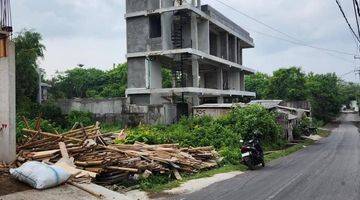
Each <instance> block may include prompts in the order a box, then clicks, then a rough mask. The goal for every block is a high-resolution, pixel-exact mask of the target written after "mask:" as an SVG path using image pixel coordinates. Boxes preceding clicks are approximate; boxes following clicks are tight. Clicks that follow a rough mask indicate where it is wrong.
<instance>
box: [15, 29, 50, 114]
mask: <svg viewBox="0 0 360 200" xmlns="http://www.w3.org/2000/svg"><path fill="white" fill-rule="evenodd" d="M13 41H14V43H15V50H16V53H15V59H16V105H17V110H19V111H25V110H26V111H30V110H31V107H32V105H31V104H35V103H36V97H37V91H38V90H37V88H38V73H37V71H36V70H37V68H38V63H37V61H38V59H39V58H43V57H44V51H45V46H44V45H43V44H42V36H41V34H40V33H37V32H34V31H32V30H24V31H22V32H20V33H19V34H18V35H17V36H16V37H15V38H14V39H13Z"/></svg>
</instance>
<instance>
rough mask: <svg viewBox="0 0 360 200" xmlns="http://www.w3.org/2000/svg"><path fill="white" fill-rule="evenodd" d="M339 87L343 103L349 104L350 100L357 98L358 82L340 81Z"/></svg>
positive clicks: (358, 93) (358, 91)
mask: <svg viewBox="0 0 360 200" xmlns="http://www.w3.org/2000/svg"><path fill="white" fill-rule="evenodd" d="M339 87H340V98H341V103H342V104H343V105H349V103H350V102H351V101H354V100H357V99H359V97H360V84H357V83H352V82H344V81H341V82H340V83H339Z"/></svg>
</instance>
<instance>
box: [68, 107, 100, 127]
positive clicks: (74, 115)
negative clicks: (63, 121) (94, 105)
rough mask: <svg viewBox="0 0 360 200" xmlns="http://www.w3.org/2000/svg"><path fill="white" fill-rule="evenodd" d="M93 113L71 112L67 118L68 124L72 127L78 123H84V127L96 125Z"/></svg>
mask: <svg viewBox="0 0 360 200" xmlns="http://www.w3.org/2000/svg"><path fill="white" fill-rule="evenodd" d="M92 115H93V114H92V113H91V112H82V111H75V110H73V111H71V112H70V113H69V115H68V116H67V122H68V125H69V126H72V125H73V124H75V123H76V122H79V123H82V124H83V125H84V126H90V125H92V124H94V121H93V120H92Z"/></svg>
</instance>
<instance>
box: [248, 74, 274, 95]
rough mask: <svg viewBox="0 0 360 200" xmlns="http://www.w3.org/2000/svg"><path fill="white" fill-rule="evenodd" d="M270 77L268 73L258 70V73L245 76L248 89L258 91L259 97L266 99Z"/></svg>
mask: <svg viewBox="0 0 360 200" xmlns="http://www.w3.org/2000/svg"><path fill="white" fill-rule="evenodd" d="M269 84H270V77H269V75H267V74H264V73H260V72H257V73H256V74H253V75H249V76H246V77H245V86H246V90H248V91H251V92H256V98H257V99H266V98H267V96H266V95H267V93H268V91H267V90H268V87H269Z"/></svg>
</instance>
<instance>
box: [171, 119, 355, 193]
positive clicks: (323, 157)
mask: <svg viewBox="0 0 360 200" xmlns="http://www.w3.org/2000/svg"><path fill="white" fill-rule="evenodd" d="M354 120H356V121H358V120H359V117H358V116H356V115H354V114H346V115H343V116H342V117H341V118H340V121H341V124H340V125H339V126H338V127H337V128H335V129H333V133H332V135H331V136H329V137H328V138H325V139H322V140H321V141H319V142H318V143H316V144H315V145H312V146H310V147H307V148H305V149H303V150H301V151H299V152H297V153H294V154H292V155H290V156H288V157H285V158H282V159H279V160H276V161H274V162H272V163H270V164H269V165H268V166H267V167H266V168H264V169H260V170H257V171H251V172H246V173H244V174H242V175H239V176H237V177H235V178H233V179H229V180H227V181H223V182H219V183H215V184H213V185H211V186H209V187H207V188H205V189H203V190H200V191H198V192H195V193H192V194H189V195H185V196H176V197H173V198H171V197H170V199H184V200H185V199H196V200H197V199H206V200H211V199H216V200H242V199H244V200H343V199H344V200H359V199H360V177H359V176H360V140H359V132H358V129H357V127H356V126H355V125H354V123H352V121H354Z"/></svg>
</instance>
